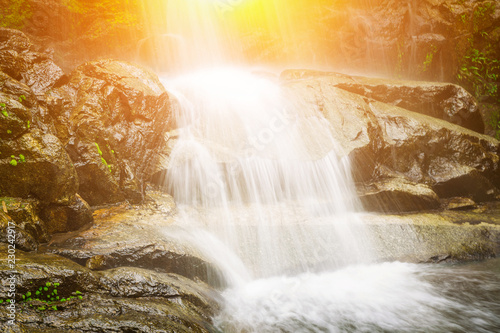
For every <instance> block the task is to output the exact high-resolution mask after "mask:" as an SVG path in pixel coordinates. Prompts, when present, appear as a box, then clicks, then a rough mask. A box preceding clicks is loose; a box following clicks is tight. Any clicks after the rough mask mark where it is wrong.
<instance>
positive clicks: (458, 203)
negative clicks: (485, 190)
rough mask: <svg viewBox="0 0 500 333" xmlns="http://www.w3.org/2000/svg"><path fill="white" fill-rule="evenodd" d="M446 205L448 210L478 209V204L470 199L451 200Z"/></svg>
mask: <svg viewBox="0 0 500 333" xmlns="http://www.w3.org/2000/svg"><path fill="white" fill-rule="evenodd" d="M445 204H446V209H448V210H469V209H474V208H476V203H475V202H474V200H472V199H470V198H462V197H459V198H451V199H449V200H447V201H446V202H445Z"/></svg>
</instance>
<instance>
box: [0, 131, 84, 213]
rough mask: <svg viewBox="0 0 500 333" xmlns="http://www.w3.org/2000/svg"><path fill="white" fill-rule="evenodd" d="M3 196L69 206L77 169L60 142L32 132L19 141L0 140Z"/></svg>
mask: <svg viewBox="0 0 500 333" xmlns="http://www.w3.org/2000/svg"><path fill="white" fill-rule="evenodd" d="M0 152H1V159H0V179H1V181H0V193H1V195H3V196H11V197H21V198H28V197H30V196H33V197H35V198H37V199H38V200H40V201H42V202H45V203H58V204H69V203H70V202H71V201H72V200H73V199H74V197H75V194H76V191H77V189H78V178H77V174H76V171H75V167H74V166H73V163H72V162H71V159H70V158H69V156H68V154H66V152H65V150H64V148H63V146H62V145H61V142H60V141H59V139H57V137H55V136H54V135H51V134H44V133H42V132H41V131H40V130H32V131H30V132H27V133H25V134H23V135H22V136H20V137H18V138H17V139H16V140H0Z"/></svg>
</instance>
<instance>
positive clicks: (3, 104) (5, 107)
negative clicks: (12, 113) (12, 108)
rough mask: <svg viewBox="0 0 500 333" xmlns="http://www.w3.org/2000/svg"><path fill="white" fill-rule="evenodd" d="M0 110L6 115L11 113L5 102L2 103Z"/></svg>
mask: <svg viewBox="0 0 500 333" xmlns="http://www.w3.org/2000/svg"><path fill="white" fill-rule="evenodd" d="M0 112H2V114H3V115H4V116H5V117H8V116H9V113H8V112H7V106H6V105H5V103H0Z"/></svg>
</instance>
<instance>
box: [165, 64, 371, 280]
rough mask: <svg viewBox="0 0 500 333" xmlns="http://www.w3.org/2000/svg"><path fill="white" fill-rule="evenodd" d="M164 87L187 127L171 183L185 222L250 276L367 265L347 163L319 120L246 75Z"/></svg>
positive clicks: (218, 72) (225, 73)
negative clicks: (213, 238)
mask: <svg viewBox="0 0 500 333" xmlns="http://www.w3.org/2000/svg"><path fill="white" fill-rule="evenodd" d="M164 83H165V85H166V86H167V88H168V89H169V91H171V92H172V93H173V94H174V95H175V96H177V98H178V100H179V101H180V105H179V108H178V111H179V114H178V115H177V117H176V119H177V120H178V124H179V125H180V126H181V128H180V130H179V138H178V141H177V143H176V145H175V147H174V150H173V151H172V153H171V155H170V165H169V168H168V174H167V177H166V180H165V184H166V186H167V188H168V190H169V191H170V192H171V193H172V194H173V195H174V197H175V199H176V202H177V203H178V204H179V205H180V212H181V216H182V217H183V218H184V219H185V220H189V221H191V222H192V223H193V224H195V225H197V226H199V227H201V228H206V229H207V230H209V231H210V232H213V233H214V234H216V235H217V236H218V237H220V239H222V241H223V242H224V243H225V244H227V246H228V247H229V248H231V249H232V251H234V252H235V253H237V254H238V255H239V256H240V257H241V258H242V260H243V262H244V263H245V264H246V265H247V266H248V267H249V268H250V271H251V273H252V275H251V276H249V277H248V278H251V277H263V276H274V275H277V274H283V273H286V272H290V271H295V272H296V271H299V272H305V271H309V270H324V269H331V268H332V267H341V266H345V265H346V264H348V263H352V262H366V261H369V260H370V259H371V258H370V253H369V247H368V246H367V245H368V244H369V238H368V236H367V235H366V233H365V231H364V228H363V225H362V223H361V222H360V220H359V216H358V215H359V214H358V211H359V209H358V208H357V198H356V195H355V193H354V187H353V183H352V180H351V177H350V174H349V165H348V162H347V160H346V159H341V156H339V155H338V154H337V149H336V143H335V141H334V140H333V137H332V134H331V131H332V128H331V126H330V124H329V123H328V122H327V121H326V120H325V119H324V118H323V117H322V116H321V115H320V114H307V113H305V112H304V110H301V109H300V108H299V107H297V104H296V103H294V102H293V100H291V99H290V98H285V96H284V94H283V92H282V89H281V88H280V86H279V85H278V84H277V83H276V82H273V81H272V80H270V79H268V78H264V77H261V76H259V75H257V74H252V73H249V72H248V71H244V70H241V69H235V68H230V69H228V68H225V69H220V68H218V69H211V70H205V71H201V72H196V73H193V74H189V75H186V76H182V77H179V78H178V79H171V80H165V81H164ZM325 226H328V227H327V228H324V231H325V232H326V233H324V232H319V231H321V230H322V229H321V227H325ZM318 227H319V229H318Z"/></svg>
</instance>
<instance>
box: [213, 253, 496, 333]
mask: <svg viewBox="0 0 500 333" xmlns="http://www.w3.org/2000/svg"><path fill="white" fill-rule="evenodd" d="M224 296H225V300H226V305H225V308H224V310H223V312H222V313H221V314H220V315H219V316H218V317H217V318H216V322H217V324H218V325H219V327H220V328H221V329H222V330H223V331H224V332H259V333H266V332H295V333H299V332H494V331H495V330H496V329H498V328H500V317H499V313H500V309H499V306H498V303H497V302H498V297H499V296H500V280H499V277H498V275H497V276H495V275H492V274H489V273H484V272H483V273H476V272H471V271H468V270H467V269H465V268H441V267H432V266H427V265H415V264H405V263H397V262H396V263H382V264H372V265H355V266H351V267H347V268H344V269H341V270H338V271H335V272H326V273H320V274H311V273H304V274H300V275H297V276H288V277H274V278H269V279H262V280H256V281H253V282H251V283H248V284H246V285H245V286H244V287H240V288H234V289H229V290H227V291H226V292H225V295H224Z"/></svg>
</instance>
